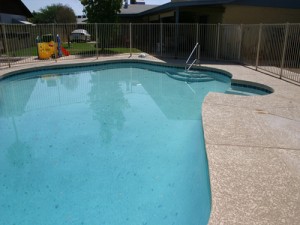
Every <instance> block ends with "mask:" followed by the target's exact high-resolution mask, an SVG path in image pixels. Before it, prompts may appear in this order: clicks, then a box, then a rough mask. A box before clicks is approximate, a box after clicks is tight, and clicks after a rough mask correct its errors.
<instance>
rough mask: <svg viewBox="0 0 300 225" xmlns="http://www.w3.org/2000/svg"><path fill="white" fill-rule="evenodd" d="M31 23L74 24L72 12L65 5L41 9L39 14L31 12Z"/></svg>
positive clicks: (74, 16) (53, 5) (74, 17)
mask: <svg viewBox="0 0 300 225" xmlns="http://www.w3.org/2000/svg"><path fill="white" fill-rule="evenodd" d="M32 15H33V18H32V19H31V21H32V22H33V23H75V22H76V15H75V13H74V10H73V9H72V8H70V7H69V6H67V5H63V4H52V5H50V6H46V7H45V8H41V9H40V12H33V13H32Z"/></svg>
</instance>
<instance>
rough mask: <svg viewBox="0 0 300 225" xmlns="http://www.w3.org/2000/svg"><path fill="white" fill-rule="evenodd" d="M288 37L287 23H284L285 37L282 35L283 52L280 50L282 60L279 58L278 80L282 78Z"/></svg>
mask: <svg viewBox="0 0 300 225" xmlns="http://www.w3.org/2000/svg"><path fill="white" fill-rule="evenodd" d="M288 36H289V23H286V25H285V35H284V44H283V50H282V58H281V64H280V76H279V78H280V79H281V78H282V72H283V67H284V62H285V53H286V44H287V40H288Z"/></svg>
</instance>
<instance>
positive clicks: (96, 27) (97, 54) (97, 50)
mask: <svg viewBox="0 0 300 225" xmlns="http://www.w3.org/2000/svg"><path fill="white" fill-rule="evenodd" d="M95 31H96V58H97V59H98V58H99V49H98V42H99V41H98V24H97V23H95Z"/></svg>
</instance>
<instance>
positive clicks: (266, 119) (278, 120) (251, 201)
mask: <svg viewBox="0 0 300 225" xmlns="http://www.w3.org/2000/svg"><path fill="white" fill-rule="evenodd" d="M131 58H132V59H140V58H138V55H133V56H132V57H131ZM112 59H128V55H120V56H117V57H116V56H114V57H100V58H99V59H98V60H96V59H95V58H91V59H77V60H59V61H58V62H55V61H43V62H39V63H30V64H25V65H18V66H14V67H13V68H5V69H1V70H0V76H1V75H3V74H5V73H7V72H11V71H15V70H20V69H27V68H32V67H38V66H57V65H61V66H62V65H68V66H70V65H72V64H74V63H79V62H80V63H84V62H86V63H90V62H99V61H105V60H112ZM141 60H150V61H156V62H162V63H164V61H161V60H159V59H156V58H154V57H151V56H147V57H146V58H145V59H141ZM168 62H169V63H176V64H182V61H178V60H169V61H168ZM204 66H208V67H213V68H218V69H222V70H225V71H228V72H230V73H231V74H232V75H233V79H235V80H246V81H250V82H256V83H260V84H264V85H267V86H269V87H271V88H273V89H274V93H272V94H270V95H266V96H251V97H245V96H235V95H226V94H220V93H209V94H208V96H207V97H206V98H205V101H204V103H203V108H202V116H203V127H204V135H205V142H206V151H207V157H208V163H209V173H210V181H211V192H212V211H211V217H210V220H209V224H210V225H215V224H224V225H225V224H230V225H233V224H241V225H242V224H243V225H247V224H268V225H269V224H289V225H290V224H295V225H298V224H300V87H299V86H297V85H294V84H290V83H288V82H286V81H282V80H279V79H277V78H273V77H271V76H268V75H266V74H263V73H260V72H257V71H254V70H252V69H249V68H246V67H243V66H239V65H226V64H224V65H221V64H214V65H212V64H207V65H204ZM183 225H188V224H183Z"/></svg>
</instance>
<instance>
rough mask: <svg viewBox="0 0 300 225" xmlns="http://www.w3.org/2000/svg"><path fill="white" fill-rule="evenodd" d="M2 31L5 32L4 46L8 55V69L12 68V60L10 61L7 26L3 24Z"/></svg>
mask: <svg viewBox="0 0 300 225" xmlns="http://www.w3.org/2000/svg"><path fill="white" fill-rule="evenodd" d="M2 30H3V37H4V45H5V49H6V55H7V62H8V67H9V68H10V67H11V65H10V60H9V50H8V44H7V37H6V30H5V25H4V24H2Z"/></svg>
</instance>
